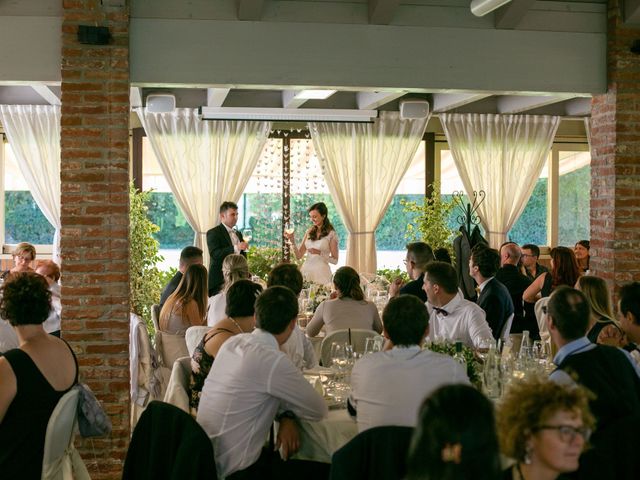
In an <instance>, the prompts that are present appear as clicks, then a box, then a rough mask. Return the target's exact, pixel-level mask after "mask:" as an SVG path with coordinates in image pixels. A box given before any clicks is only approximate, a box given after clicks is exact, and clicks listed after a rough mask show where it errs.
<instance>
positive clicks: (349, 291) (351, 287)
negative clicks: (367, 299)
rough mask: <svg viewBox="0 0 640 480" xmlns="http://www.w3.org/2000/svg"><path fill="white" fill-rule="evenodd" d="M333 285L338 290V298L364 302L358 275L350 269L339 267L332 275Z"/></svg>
mask: <svg viewBox="0 0 640 480" xmlns="http://www.w3.org/2000/svg"><path fill="white" fill-rule="evenodd" d="M333 284H334V285H335V286H336V288H337V289H338V290H340V294H341V295H340V298H343V297H347V298H353V299H354V300H364V293H363V291H362V287H361V286H360V275H358V272H356V271H355V270H354V269H353V268H351V267H340V268H339V269H338V270H336V273H335V274H334V275H333Z"/></svg>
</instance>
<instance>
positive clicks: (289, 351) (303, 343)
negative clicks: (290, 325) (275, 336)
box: [280, 327, 318, 370]
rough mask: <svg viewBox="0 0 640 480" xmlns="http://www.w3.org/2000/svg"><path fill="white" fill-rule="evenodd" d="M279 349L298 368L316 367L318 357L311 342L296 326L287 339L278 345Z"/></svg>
mask: <svg viewBox="0 0 640 480" xmlns="http://www.w3.org/2000/svg"><path fill="white" fill-rule="evenodd" d="M280 350H281V351H283V352H284V353H285V354H286V355H287V357H289V360H291V362H292V363H293V364H294V365H295V366H296V367H297V368H299V369H300V370H302V369H304V368H316V367H317V366H318V359H317V357H316V351H315V349H314V348H313V344H312V343H311V341H310V340H309V339H308V338H307V336H306V335H305V334H304V333H303V332H302V330H300V329H299V328H298V327H296V328H294V329H293V332H291V335H290V336H289V338H288V339H287V341H286V342H284V343H283V344H282V345H281V346H280Z"/></svg>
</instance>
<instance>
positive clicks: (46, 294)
mask: <svg viewBox="0 0 640 480" xmlns="http://www.w3.org/2000/svg"><path fill="white" fill-rule="evenodd" d="M50 310H51V291H50V290H49V284H48V283H47V281H46V280H45V278H44V277H43V276H42V275H38V274H37V273H33V272H21V273H12V274H11V275H9V276H8V277H7V280H6V281H5V282H4V285H3V286H2V299H0V316H2V318H4V319H6V320H8V321H9V323H10V324H11V325H13V326H14V327H15V326H17V325H39V324H41V323H43V322H44V321H45V320H46V319H47V317H48V316H49V311H50Z"/></svg>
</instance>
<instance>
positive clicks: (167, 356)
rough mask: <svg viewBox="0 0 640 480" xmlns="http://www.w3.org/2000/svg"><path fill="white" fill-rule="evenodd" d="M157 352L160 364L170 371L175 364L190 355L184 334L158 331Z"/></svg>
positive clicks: (156, 339)
mask: <svg viewBox="0 0 640 480" xmlns="http://www.w3.org/2000/svg"><path fill="white" fill-rule="evenodd" d="M155 343H156V351H157V352H158V358H159V359H160V363H161V364H162V365H163V366H165V367H167V368H168V369H170V368H171V367H172V366H173V362H175V361H176V360H177V359H179V358H181V357H186V356H187V355H189V351H188V350H187V342H186V340H185V336H184V334H182V335H180V334H171V333H166V332H161V331H160V330H158V331H157V332H156V336H155Z"/></svg>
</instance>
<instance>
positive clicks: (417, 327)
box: [382, 294, 429, 346]
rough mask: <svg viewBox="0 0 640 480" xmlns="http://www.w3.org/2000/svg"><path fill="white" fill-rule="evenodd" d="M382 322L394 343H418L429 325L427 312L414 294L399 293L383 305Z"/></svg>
mask: <svg viewBox="0 0 640 480" xmlns="http://www.w3.org/2000/svg"><path fill="white" fill-rule="evenodd" d="M382 322H383V323H384V329H385V330H386V332H387V334H388V335H389V338H390V339H391V341H392V342H393V344H394V345H403V346H409V345H420V343H421V342H422V339H423V338H424V334H425V331H426V330H427V327H428V326H429V312H428V311H427V307H426V306H425V304H424V303H422V302H421V301H420V299H419V298H418V297H416V296H415V295H407V294H405V295H400V296H398V297H395V298H392V299H391V300H389V303H387V306H386V307H384V311H383V312H382Z"/></svg>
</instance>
